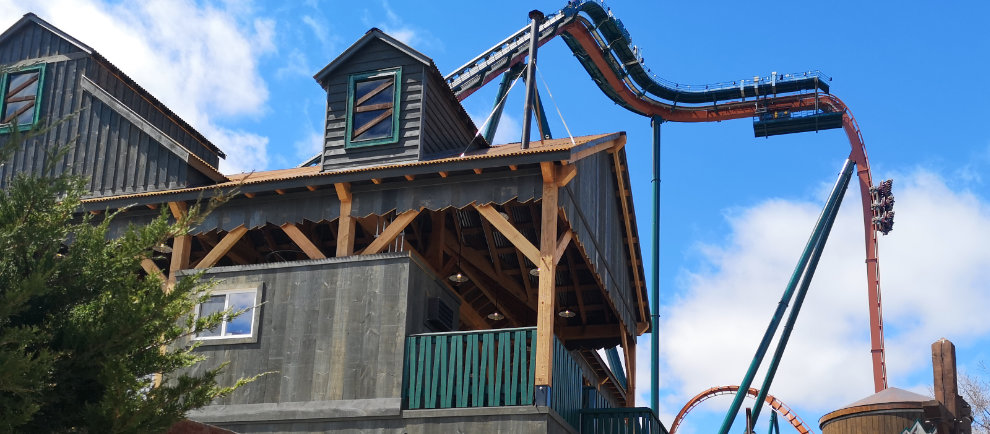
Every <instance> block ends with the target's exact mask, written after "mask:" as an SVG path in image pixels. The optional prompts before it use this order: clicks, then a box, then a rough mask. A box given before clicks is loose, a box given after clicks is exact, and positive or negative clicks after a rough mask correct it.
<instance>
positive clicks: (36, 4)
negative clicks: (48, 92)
mask: <svg viewBox="0 0 990 434" xmlns="http://www.w3.org/2000/svg"><path fill="white" fill-rule="evenodd" d="M222 7H223V8H222V9H221V8H218V7H215V6H211V5H205V6H201V5H198V4H195V3H193V2H191V1H164V0H157V1H148V2H139V3H128V4H117V3H110V2H106V3H104V2H101V1H99V0H83V1H79V0H54V1H40V0H28V1H17V2H15V1H12V0H0V10H6V11H10V12H16V13H26V12H28V11H31V12H35V13H36V14H37V15H38V16H40V17H41V18H43V19H45V20H46V21H49V22H51V23H52V24H54V25H55V26H56V27H58V28H60V29H62V30H63V31H65V32H67V33H69V34H70V35H72V36H74V37H76V38H77V39H79V40H80V41H82V42H84V43H85V44H87V45H89V46H91V47H93V48H94V49H95V50H97V51H99V52H100V53H101V54H103V55H104V57H106V58H107V59H109V60H110V61H111V62H113V63H114V64H115V65H116V66H118V67H119V68H120V69H121V70H123V71H124V72H125V73H126V74H127V75H128V76H130V77H131V78H133V79H134V80H135V81H137V82H138V83H139V84H140V85H141V86H142V87H144V88H145V89H147V90H148V91H149V92H151V94H152V95H154V96H155V97H156V98H158V99H159V100H161V101H162V102H164V103H165V104H166V105H167V106H168V107H169V108H170V109H172V110H173V111H175V112H176V113H177V114H178V115H179V116H180V117H182V118H183V119H184V120H186V121H187V122H189V123H190V124H192V125H193V126H194V127H195V128H196V129H198V130H200V131H201V132H202V133H203V134H204V135H205V136H207V137H208V138H209V139H211V141H212V142H213V143H214V144H216V145H217V146H219V147H220V148H221V149H223V150H224V151H225V153H227V154H228V156H231V157H229V160H228V161H226V162H224V163H221V170H223V171H226V170H242V169H248V168H252V167H255V168H259V169H260V168H264V164H266V160H265V159H264V158H262V159H259V160H250V161H248V160H246V158H248V157H253V156H264V155H265V147H266V145H267V139H266V138H264V137H261V136H258V135H255V134H252V133H248V132H245V131H239V130H230V129H228V128H224V127H222V126H220V124H222V123H223V121H224V120H231V119H238V118H242V117H245V116H247V117H252V118H257V117H260V116H261V115H263V114H264V112H265V110H266V102H267V100H268V88H267V85H266V83H265V81H264V80H263V79H262V78H261V75H260V73H259V70H258V59H259V58H260V57H261V56H263V55H265V54H267V53H270V52H272V51H273V50H274V44H273V41H272V40H273V36H274V21H272V20H269V19H256V18H253V17H252V16H250V15H249V14H250V13H251V12H252V9H253V8H252V6H251V5H250V4H245V3H244V2H229V3H226V4H223V5H222ZM10 15H14V14H13V13H12V14H10ZM214 133H215V134H214Z"/></svg>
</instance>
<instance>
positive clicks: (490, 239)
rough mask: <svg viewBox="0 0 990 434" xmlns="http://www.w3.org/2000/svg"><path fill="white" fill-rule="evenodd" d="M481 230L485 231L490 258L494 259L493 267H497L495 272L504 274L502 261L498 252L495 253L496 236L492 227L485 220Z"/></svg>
mask: <svg viewBox="0 0 990 434" xmlns="http://www.w3.org/2000/svg"><path fill="white" fill-rule="evenodd" d="M481 228H482V229H484V231H485V244H486V245H487V246H488V256H489V257H490V258H491V259H492V265H494V266H495V272H496V273H498V274H502V260H501V259H499V258H498V252H496V251H495V234H494V232H493V231H492V225H491V223H488V221H486V220H485V219H481ZM512 250H513V252H517V251H518V250H516V249H512Z"/></svg>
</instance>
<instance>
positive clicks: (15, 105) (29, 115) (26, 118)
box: [3, 101, 34, 124]
mask: <svg viewBox="0 0 990 434" xmlns="http://www.w3.org/2000/svg"><path fill="white" fill-rule="evenodd" d="M30 103H31V101H18V102H12V103H8V104H7V108H6V109H5V110H4V111H3V119H4V120H6V119H7V118H9V117H10V116H12V115H13V114H14V113H17V111H18V110H20V109H21V108H22V107H24V106H26V105H28V104H30ZM33 119H34V110H32V109H30V108H29V109H27V110H25V111H24V113H21V114H20V115H18V116H17V123H18V124H29V123H31V121H32V120H33Z"/></svg>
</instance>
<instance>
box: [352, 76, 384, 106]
mask: <svg viewBox="0 0 990 434" xmlns="http://www.w3.org/2000/svg"><path fill="white" fill-rule="evenodd" d="M391 81H392V77H385V78H379V79H374V80H365V81H359V82H357V83H355V85H354V102H355V103H357V102H358V101H360V100H361V98H364V97H365V96H366V95H368V93H369V92H371V91H373V90H375V89H378V86H381V85H383V84H385V83H388V82H391ZM388 88H389V89H391V88H392V86H389V87H388ZM382 93H385V92H379V93H377V94H375V96H373V97H372V99H375V98H377V97H379V96H381V94H382ZM389 95H390V96H389V97H388V99H387V100H385V101H383V102H390V101H392V97H391V94H389ZM363 104H368V103H362V105H363Z"/></svg>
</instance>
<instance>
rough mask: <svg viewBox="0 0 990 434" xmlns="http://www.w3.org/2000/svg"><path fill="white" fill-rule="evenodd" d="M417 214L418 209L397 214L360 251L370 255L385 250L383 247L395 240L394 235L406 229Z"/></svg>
mask: <svg viewBox="0 0 990 434" xmlns="http://www.w3.org/2000/svg"><path fill="white" fill-rule="evenodd" d="M418 215H419V210H414V209H411V210H409V211H406V212H404V213H402V214H399V215H398V217H396V218H395V220H392V223H390V224H389V225H388V227H386V228H385V230H383V231H382V233H381V234H379V235H378V238H375V240H374V241H372V242H371V244H369V245H368V247H366V248H365V249H364V250H363V251H361V254H362V255H371V254H375V253H381V251H382V250H385V248H386V247H388V245H389V244H390V243H391V242H392V241H395V237H397V236H399V234H400V233H402V231H403V230H405V229H406V226H408V225H409V223H412V221H413V220H414V219H415V218H416V216H418Z"/></svg>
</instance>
